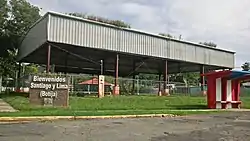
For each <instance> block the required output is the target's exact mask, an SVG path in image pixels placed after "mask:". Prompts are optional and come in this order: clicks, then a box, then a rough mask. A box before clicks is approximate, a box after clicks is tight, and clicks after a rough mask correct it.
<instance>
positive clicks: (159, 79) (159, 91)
mask: <svg viewBox="0 0 250 141" xmlns="http://www.w3.org/2000/svg"><path fill="white" fill-rule="evenodd" d="M158 81H159V86H158V96H161V73H159V75H158Z"/></svg>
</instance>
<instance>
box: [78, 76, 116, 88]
mask: <svg viewBox="0 0 250 141" xmlns="http://www.w3.org/2000/svg"><path fill="white" fill-rule="evenodd" d="M78 84H79V85H98V78H96V77H94V78H92V79H90V80H86V81H83V82H80V83H78ZM104 85H105V86H112V85H113V84H111V83H108V82H106V81H105V82H104Z"/></svg>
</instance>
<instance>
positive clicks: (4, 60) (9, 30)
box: [0, 0, 40, 78]
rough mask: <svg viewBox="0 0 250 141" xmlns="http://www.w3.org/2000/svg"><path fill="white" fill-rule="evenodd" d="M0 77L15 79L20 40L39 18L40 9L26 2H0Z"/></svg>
mask: <svg viewBox="0 0 250 141" xmlns="http://www.w3.org/2000/svg"><path fill="white" fill-rule="evenodd" d="M0 10H1V12H0V46H1V51H0V75H2V76H4V77H6V76H9V77H12V78H15V73H16V70H17V63H16V55H17V51H18V48H19V45H20V41H21V39H22V38H23V37H24V35H25V33H26V32H27V31H28V30H29V28H30V26H31V25H32V24H33V23H35V21H37V20H38V19H39V18H40V15H39V11H40V9H39V8H38V7H36V6H33V5H31V4H30V3H29V2H27V1H26V0H8V2H7V0H0Z"/></svg>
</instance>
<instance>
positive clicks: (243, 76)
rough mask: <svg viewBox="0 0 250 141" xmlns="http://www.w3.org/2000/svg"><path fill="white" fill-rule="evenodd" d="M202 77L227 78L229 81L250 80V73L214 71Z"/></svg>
mask: <svg viewBox="0 0 250 141" xmlns="http://www.w3.org/2000/svg"><path fill="white" fill-rule="evenodd" d="M201 76H208V77H209V76H212V77H213V76H215V77H218V78H224V77H227V78H228V79H250V71H241V70H225V71H217V72H216V71H213V72H208V73H205V74H202V75H201Z"/></svg>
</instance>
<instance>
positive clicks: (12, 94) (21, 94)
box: [0, 92, 29, 98]
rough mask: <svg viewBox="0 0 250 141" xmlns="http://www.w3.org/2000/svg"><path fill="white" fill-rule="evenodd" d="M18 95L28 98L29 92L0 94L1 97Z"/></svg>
mask: <svg viewBox="0 0 250 141" xmlns="http://www.w3.org/2000/svg"><path fill="white" fill-rule="evenodd" d="M16 96H20V97H25V98H28V97H29V93H18V92H10V93H1V94H0V98H5V97H16Z"/></svg>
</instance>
